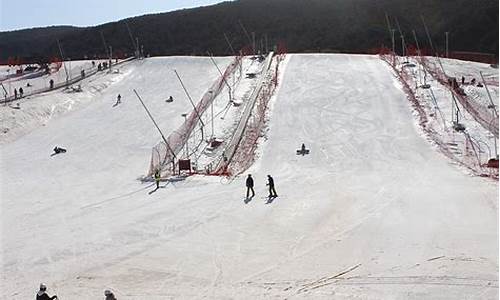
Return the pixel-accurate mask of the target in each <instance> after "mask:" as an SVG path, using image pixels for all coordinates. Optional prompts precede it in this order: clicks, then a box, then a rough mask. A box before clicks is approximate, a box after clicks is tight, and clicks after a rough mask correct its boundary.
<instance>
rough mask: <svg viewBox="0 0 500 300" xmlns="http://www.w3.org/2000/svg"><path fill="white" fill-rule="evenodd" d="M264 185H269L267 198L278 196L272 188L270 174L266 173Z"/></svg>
mask: <svg viewBox="0 0 500 300" xmlns="http://www.w3.org/2000/svg"><path fill="white" fill-rule="evenodd" d="M302 145H303V144H302ZM266 185H267V186H269V198H276V197H278V194H276V190H275V189H274V179H273V178H272V177H271V175H267V184H266Z"/></svg>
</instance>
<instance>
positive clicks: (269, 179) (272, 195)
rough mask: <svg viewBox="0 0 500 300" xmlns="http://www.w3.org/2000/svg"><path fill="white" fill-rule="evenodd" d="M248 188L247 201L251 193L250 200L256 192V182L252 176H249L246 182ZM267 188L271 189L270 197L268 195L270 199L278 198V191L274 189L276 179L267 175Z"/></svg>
mask: <svg viewBox="0 0 500 300" xmlns="http://www.w3.org/2000/svg"><path fill="white" fill-rule="evenodd" d="M246 186H247V199H248V196H249V195H250V192H252V196H251V197H250V198H252V197H254V196H255V191H254V190H253V187H254V181H253V177H252V174H248V177H247V180H246ZM266 186H268V188H269V195H268V197H269V198H276V197H278V194H277V193H276V189H275V188H274V179H273V177H272V176H271V175H267V184H266Z"/></svg>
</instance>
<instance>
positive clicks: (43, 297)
mask: <svg viewBox="0 0 500 300" xmlns="http://www.w3.org/2000/svg"><path fill="white" fill-rule="evenodd" d="M46 290H47V286H46V285H45V284H43V283H40V290H39V291H38V293H36V300H53V299H57V296H56V295H54V296H52V297H49V295H47V293H46Z"/></svg>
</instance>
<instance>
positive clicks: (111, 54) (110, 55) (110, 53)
mask: <svg viewBox="0 0 500 300" xmlns="http://www.w3.org/2000/svg"><path fill="white" fill-rule="evenodd" d="M112 63H113V47H112V46H109V72H111V64H112Z"/></svg>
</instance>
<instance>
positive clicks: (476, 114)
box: [419, 57, 498, 138]
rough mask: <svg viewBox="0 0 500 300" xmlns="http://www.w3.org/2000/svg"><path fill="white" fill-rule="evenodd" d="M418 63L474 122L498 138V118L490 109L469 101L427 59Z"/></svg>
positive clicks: (421, 59) (422, 59)
mask: <svg viewBox="0 0 500 300" xmlns="http://www.w3.org/2000/svg"><path fill="white" fill-rule="evenodd" d="M419 62H420V64H421V65H422V66H424V68H425V70H426V71H427V72H428V73H429V74H431V75H432V77H433V78H435V79H436V80H437V81H438V82H439V83H440V84H442V85H444V86H446V87H447V88H448V89H449V90H450V92H452V93H453V95H454V96H455V98H456V99H457V100H458V102H460V104H461V105H462V106H463V107H464V108H465V109H466V110H467V112H468V113H469V114H470V115H471V116H472V117H473V118H474V120H476V122H478V123H479V124H481V126H483V127H484V129H486V130H488V131H489V132H490V133H492V134H493V135H495V137H496V138H498V117H497V116H495V115H494V114H493V113H492V110H491V109H489V108H487V107H485V106H484V105H481V104H479V103H477V102H476V101H474V100H472V99H470V97H468V95H466V94H465V93H464V91H463V90H462V89H461V88H460V87H459V86H458V85H456V84H453V82H456V81H453V79H451V78H449V77H448V76H447V75H446V74H445V73H444V72H443V70H442V69H441V68H439V67H437V66H436V64H435V63H432V62H431V61H430V60H429V59H428V58H426V57H419Z"/></svg>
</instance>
